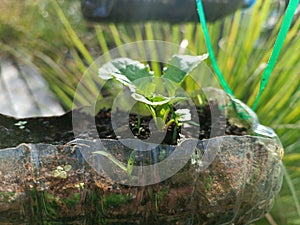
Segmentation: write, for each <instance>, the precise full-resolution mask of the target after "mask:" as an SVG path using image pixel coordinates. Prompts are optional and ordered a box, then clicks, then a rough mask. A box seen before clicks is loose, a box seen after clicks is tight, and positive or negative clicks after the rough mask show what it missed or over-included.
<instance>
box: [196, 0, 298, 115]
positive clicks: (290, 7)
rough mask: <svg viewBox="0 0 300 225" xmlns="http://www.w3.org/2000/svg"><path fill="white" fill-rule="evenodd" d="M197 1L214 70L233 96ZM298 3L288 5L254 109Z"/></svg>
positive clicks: (296, 1) (292, 0)
mask: <svg viewBox="0 0 300 225" xmlns="http://www.w3.org/2000/svg"><path fill="white" fill-rule="evenodd" d="M196 2H197V8H198V15H199V18H200V23H201V25H202V30H203V33H204V38H205V42H206V46H207V49H208V53H209V57H210V59H211V62H212V65H213V68H214V70H215V72H216V74H217V77H218V79H219V81H220V82H221V85H222V86H223V88H224V89H225V91H226V92H227V93H228V94H230V95H231V96H233V92H232V91H231V89H230V88H229V86H228V84H227V82H226V80H225V79H224V76H223V74H222V72H221V70H220V68H219V66H218V63H217V61H216V58H215V55H214V51H213V48H212V44H211V41H210V37H209V33H208V29H207V26H206V20H205V13H204V9H203V5H202V1H201V0H196ZM298 4H299V0H290V1H289V5H288V7H287V10H286V14H285V16H284V19H283V23H282V25H281V28H280V30H279V34H278V37H277V39H276V42H275V45H274V48H273V51H272V54H271V57H270V59H269V62H268V64H267V67H266V70H265V71H264V73H263V75H262V79H261V82H260V89H259V92H258V94H257V96H256V99H255V103H254V105H253V107H252V109H253V110H256V107H257V105H258V102H259V99H260V97H261V95H262V92H263V91H264V89H265V87H266V85H267V83H268V81H269V78H270V76H271V73H272V71H273V69H274V66H275V64H276V61H277V59H278V56H279V53H280V50H281V48H282V46H283V42H284V40H285V38H286V35H287V33H288V31H289V28H290V26H291V23H292V20H293V16H294V13H295V11H296V9H297V6H298Z"/></svg>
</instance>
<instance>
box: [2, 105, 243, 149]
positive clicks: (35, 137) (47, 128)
mask: <svg viewBox="0 0 300 225" xmlns="http://www.w3.org/2000/svg"><path fill="white" fill-rule="evenodd" d="M211 111H213V112H214V115H220V116H219V117H218V119H217V121H214V124H212V120H211ZM72 113H73V112H68V113H66V114H64V115H62V116H54V117H36V118H25V119H15V118H12V117H9V116H5V115H1V114H0V149H2V148H7V147H14V146H17V145H19V144H21V143H49V144H65V143H66V142H69V141H71V140H73V139H74V133H73V126H72ZM118 113H119V112H118ZM75 114H76V116H77V117H78V118H82V121H81V122H82V123H84V120H85V118H87V115H86V113H85V112H84V110H82V109H79V110H75ZM221 115H222V114H221V111H220V109H219V108H218V105H217V104H215V103H211V104H210V106H208V105H206V106H204V107H202V108H198V115H197V116H198V118H199V124H200V128H199V129H200V130H199V131H198V132H195V127H192V129H190V131H189V128H187V129H185V130H186V133H185V136H186V138H198V139H199V140H203V139H208V138H211V137H212V136H211V129H212V126H215V127H217V131H216V132H214V135H213V136H222V135H224V134H226V135H245V134H246V133H247V130H246V129H245V128H243V127H238V126H236V125H234V124H230V123H229V121H228V120H227V119H226V120H224V118H222V116H221ZM119 116H120V117H122V116H123V114H122V113H121V112H120V113H119ZM150 120H151V117H142V118H141V124H140V128H139V129H137V127H138V117H137V115H134V114H131V115H130V118H129V121H128V123H127V124H124V126H125V127H126V126H128V127H129V128H130V130H131V132H132V133H133V135H134V136H136V138H139V139H146V138H148V137H149V136H150V135H151V132H150V129H149V121H150ZM192 120H193V118H192ZM19 121H25V122H26V124H25V125H24V128H23V129H21V128H20V127H19V126H17V125H16V124H17V123H18V122H19ZM223 121H226V125H225V124H223V123H224V122H223ZM95 122H96V127H97V132H98V134H96V133H95V131H93V130H89V131H88V132H89V134H88V135H89V138H109V139H118V138H127V135H128V132H124V133H123V134H122V136H119V137H117V136H116V134H115V133H114V130H113V127H112V124H111V113H110V110H101V111H100V112H99V113H98V114H97V115H96V116H95ZM174 128H175V124H172V125H171V126H169V127H168V129H167V134H166V136H165V139H164V141H163V143H162V144H172V145H174V144H176V143H177V141H178V139H179V133H180V131H181V129H180V128H179V129H176V130H175V131H174ZM195 133H198V134H199V136H198V137H196V136H195ZM82 135H83V137H84V135H86V134H82Z"/></svg>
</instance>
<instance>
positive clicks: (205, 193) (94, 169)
mask: <svg viewBox="0 0 300 225" xmlns="http://www.w3.org/2000/svg"><path fill="white" fill-rule="evenodd" d="M227 104H228V109H227V113H228V116H233V115H234V113H233V112H232V111H233V108H232V107H231V106H230V101H229V100H228V101H227ZM240 106H241V105H240ZM239 110H240V111H241V110H246V111H247V110H248V109H247V108H243V107H242V108H241V107H237V111H239ZM250 113H252V116H254V114H253V112H250ZM229 119H230V118H229ZM232 119H236V118H232ZM251 121H252V133H253V134H258V133H259V134H260V136H257V135H256V136H255V135H251V136H248V135H246V136H235V135H227V136H219V137H214V138H211V139H208V140H202V141H201V140H196V139H186V140H184V141H182V142H181V143H180V144H178V146H170V145H159V146H156V147H155V148H153V149H152V150H151V151H140V152H139V151H137V152H136V154H135V162H134V163H135V166H136V167H135V168H134V169H133V170H132V171H130V173H128V170H127V171H124V168H122V166H120V165H118V164H119V163H121V165H125V166H126V164H127V163H128V159H129V158H130V156H131V154H132V149H130V148H128V147H125V145H124V143H121V142H120V141H118V140H109V139H105V140H104V139H102V140H101V143H102V145H99V140H98V141H93V140H80V139H78V140H76V141H73V142H72V144H71V143H69V144H65V145H50V144H21V145H19V146H17V147H14V148H8V149H2V150H0V223H1V222H5V224H175V223H176V224H197V225H198V224H248V223H250V222H252V221H254V220H257V219H259V218H261V217H263V216H264V214H265V213H266V212H268V211H269V210H270V209H271V207H272V204H273V202H274V198H275V196H276V194H277V193H278V192H279V190H280V187H281V182H282V162H281V157H282V146H281V144H280V142H279V141H278V139H277V137H276V135H275V134H274V133H272V132H271V130H270V129H269V128H266V127H264V126H262V125H259V124H258V123H257V121H255V117H252V118H251ZM264 132H265V134H266V136H269V137H263V136H262V135H263V133H264ZM271 136H272V137H271ZM126 141H127V142H128V143H129V142H130V143H131V144H132V146H134V145H135V143H137V140H126ZM137 145H138V144H137ZM191 145H194V146H195V148H194V149H193V152H188V151H186V149H190V146H191ZM101 146H102V147H101ZM175 149H177V154H178V152H179V155H177V156H178V157H175V161H172V162H170V163H169V164H168V165H167V166H168V167H165V168H164V170H163V171H162V170H159V169H157V170H156V171H155V173H153V174H152V178H153V179H155V180H156V181H157V183H155V184H151V185H146V186H129V185H123V184H122V183H127V182H128V181H129V180H130V179H133V180H139V179H140V180H142V182H147V181H145V179H144V180H143V178H141V177H139V176H138V174H139V168H141V169H142V168H144V166H146V165H156V164H157V163H159V162H163V161H164V160H165V159H167V158H168V157H170V156H172V154H174V152H175ZM99 151H105V152H106V154H107V155H106V156H105V155H103V154H102V155H101V154H94V153H95V152H99ZM186 154H189V160H188V161H187V162H185V164H184V166H183V167H182V168H181V169H180V170H179V171H177V172H176V173H175V174H174V175H173V176H171V177H169V178H167V179H165V180H163V181H159V179H160V177H161V174H163V173H164V172H165V169H174V170H175V167H176V166H177V165H179V164H180V163H181V160H184V159H183V158H185V156H186ZM83 156H84V157H83ZM108 156H109V157H108ZM112 157H113V158H112ZM99 162H101V163H99ZM105 162H106V163H105ZM104 164H105V165H104ZM107 165H110V166H111V169H110V170H109V171H108V170H107V169H106V170H103V168H107V167H106V166H107ZM105 171H107V172H109V173H110V175H112V176H108V173H106V172H105ZM120 177H127V179H128V180H122V179H121V180H120V179H119V178H120ZM118 179H119V181H120V182H116V180H118Z"/></svg>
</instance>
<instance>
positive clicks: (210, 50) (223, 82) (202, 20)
mask: <svg viewBox="0 0 300 225" xmlns="http://www.w3.org/2000/svg"><path fill="white" fill-rule="evenodd" d="M197 8H198V15H199V17H200V23H201V25H202V30H203V33H204V38H205V42H206V46H207V50H208V54H209V57H210V60H211V62H212V65H213V68H214V70H215V72H216V74H217V77H218V79H219V81H220V82H221V85H222V86H223V88H224V89H225V91H226V92H227V93H228V94H230V95H233V92H232V91H231V89H230V87H229V85H228V84H227V82H226V80H225V78H224V76H223V74H222V72H221V70H220V68H219V66H218V63H217V60H216V58H215V54H214V50H213V47H212V44H211V41H210V37H209V33H208V29H207V26H206V19H205V14H204V9H203V6H202V2H201V0H197Z"/></svg>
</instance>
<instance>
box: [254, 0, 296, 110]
mask: <svg viewBox="0 0 300 225" xmlns="http://www.w3.org/2000/svg"><path fill="white" fill-rule="evenodd" d="M298 4H299V0H290V2H289V5H288V7H287V10H286V13H285V16H284V18H283V22H282V25H281V28H280V30H279V33H278V36H277V39H276V41H275V44H274V48H273V51H272V54H271V56H270V59H269V61H268V64H267V67H266V69H265V71H264V73H263V75H262V78H261V81H260V87H259V92H258V94H257V96H256V99H255V102H254V104H253V106H252V109H253V110H256V108H257V105H258V102H259V100H260V97H261V95H262V92H263V91H264V89H265V87H266V86H267V83H268V81H269V79H270V76H271V74H272V71H273V69H274V67H275V64H276V62H277V59H278V56H279V53H280V50H281V48H282V46H283V42H284V40H285V38H286V35H287V33H288V31H289V28H290V26H291V23H292V21H293V17H294V13H295V11H296V9H297V7H298Z"/></svg>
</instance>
